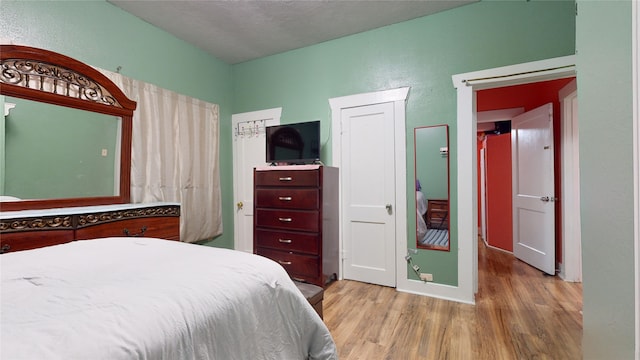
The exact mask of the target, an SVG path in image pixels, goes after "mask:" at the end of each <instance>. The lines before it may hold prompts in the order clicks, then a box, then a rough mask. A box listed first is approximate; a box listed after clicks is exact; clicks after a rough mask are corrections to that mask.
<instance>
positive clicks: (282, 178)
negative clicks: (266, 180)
mask: <svg viewBox="0 0 640 360" xmlns="http://www.w3.org/2000/svg"><path fill="white" fill-rule="evenodd" d="M278 180H280V181H291V180H293V178H292V177H291V176H285V177H281V178H278Z"/></svg>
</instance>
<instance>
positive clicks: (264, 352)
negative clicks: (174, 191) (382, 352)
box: [0, 237, 337, 360]
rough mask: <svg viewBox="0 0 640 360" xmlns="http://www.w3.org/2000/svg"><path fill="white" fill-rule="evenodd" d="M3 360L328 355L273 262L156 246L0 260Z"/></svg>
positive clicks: (303, 304) (123, 245)
mask: <svg viewBox="0 0 640 360" xmlns="http://www.w3.org/2000/svg"><path fill="white" fill-rule="evenodd" d="M0 266H1V270H2V272H1V278H2V283H1V289H2V293H1V313H0V315H1V316H0V321H1V323H0V332H1V336H0V358H2V359H67V360H68V359H109V360H118V359H154V360H156V359H157V360H160V359H171V360H178V359H224V360H231V359H337V354H336V348H335V344H334V342H333V340H332V337H331V335H330V333H329V331H328V329H327V327H326V326H325V325H324V323H323V322H322V320H321V319H320V317H319V316H318V314H317V313H316V312H315V311H314V309H313V308H312V307H311V305H310V304H309V303H308V301H307V300H306V299H305V298H304V296H303V295H302V294H301V293H300V291H299V290H298V289H297V288H296V286H295V284H294V283H293V282H292V280H291V279H290V278H289V277H288V276H287V274H286V272H285V271H284V269H283V268H282V267H281V266H280V265H278V264H277V263H275V262H273V261H271V260H269V259H267V258H264V257H261V256H258V255H253V254H249V253H244V252H240V251H235V250H228V249H220V248H212V247H207V246H202V245H193V244H186V243H181V242H177V241H168V240H162V239H155V238H143V237H137V238H131V237H129V238H121V237H113V238H103V239H93V240H83V241H73V242H70V243H66V244H61V245H55V246H49V247H44V248H39V249H34V250H26V251H17V252H13V253H7V254H4V255H2V257H1V262H0Z"/></svg>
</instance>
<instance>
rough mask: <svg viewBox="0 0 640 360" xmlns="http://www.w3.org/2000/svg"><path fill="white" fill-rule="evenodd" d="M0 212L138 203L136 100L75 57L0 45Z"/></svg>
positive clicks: (24, 47)
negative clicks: (133, 193)
mask: <svg viewBox="0 0 640 360" xmlns="http://www.w3.org/2000/svg"><path fill="white" fill-rule="evenodd" d="M0 66H1V69H2V70H1V71H2V72H1V74H0V95H2V96H0V103H3V104H2V105H3V107H4V109H5V111H4V117H3V121H2V123H0V145H2V146H1V151H0V156H1V158H0V159H1V160H0V166H1V167H2V168H0V195H1V196H2V197H1V199H2V202H0V209H1V210H2V211H10V210H26V209H46V208H59V207H69V206H90V205H107V204H124V203H128V202H129V201H130V171H131V129H132V116H133V111H134V110H135V108H136V103H135V102H134V101H132V100H130V99H128V98H127V97H126V96H125V95H124V93H122V91H121V90H120V89H119V88H118V87H117V86H116V85H115V84H114V83H113V82H112V81H110V80H109V79H108V78H106V77H105V76H104V75H103V74H101V73H100V72H98V71H97V70H95V69H94V68H92V67H90V66H88V65H86V64H84V63H81V62H79V61H77V60H74V59H72V58H69V57H67V56H64V55H61V54H58V53H54V52H51V51H47V50H43V49H37V48H32V47H26V46H18V45H0Z"/></svg>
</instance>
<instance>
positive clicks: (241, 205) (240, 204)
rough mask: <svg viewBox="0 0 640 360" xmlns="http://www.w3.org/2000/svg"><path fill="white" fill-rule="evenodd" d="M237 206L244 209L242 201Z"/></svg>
mask: <svg viewBox="0 0 640 360" xmlns="http://www.w3.org/2000/svg"><path fill="white" fill-rule="evenodd" d="M236 206H237V207H238V209H242V208H243V207H244V204H243V203H242V201H238V203H237V204H236Z"/></svg>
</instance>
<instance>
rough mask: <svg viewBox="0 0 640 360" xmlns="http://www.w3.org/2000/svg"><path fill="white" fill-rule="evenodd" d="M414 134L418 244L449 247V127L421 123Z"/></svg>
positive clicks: (442, 247) (424, 246)
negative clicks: (422, 125)
mask: <svg viewBox="0 0 640 360" xmlns="http://www.w3.org/2000/svg"><path fill="white" fill-rule="evenodd" d="M413 135H414V152H415V153H414V159H415V164H414V170H415V176H416V178H415V203H416V246H417V247H418V248H420V249H431V250H441V251H449V249H450V242H449V127H448V125H436V126H424V127H417V128H415V129H414V130H413Z"/></svg>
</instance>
